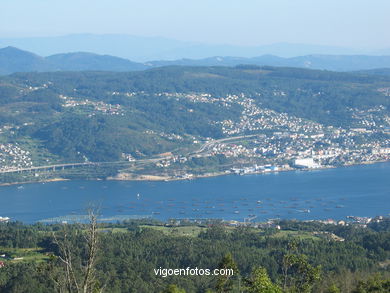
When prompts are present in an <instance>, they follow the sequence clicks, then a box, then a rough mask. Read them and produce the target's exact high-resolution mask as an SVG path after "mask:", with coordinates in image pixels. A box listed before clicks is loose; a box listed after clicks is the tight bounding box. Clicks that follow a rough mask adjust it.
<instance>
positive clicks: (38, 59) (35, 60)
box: [0, 47, 390, 75]
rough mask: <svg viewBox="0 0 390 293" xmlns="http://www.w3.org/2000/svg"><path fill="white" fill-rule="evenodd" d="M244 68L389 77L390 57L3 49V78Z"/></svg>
mask: <svg viewBox="0 0 390 293" xmlns="http://www.w3.org/2000/svg"><path fill="white" fill-rule="evenodd" d="M242 64H247V65H259V66H263V65H269V66H280V67H299V68H308V69H321V70H331V71H365V73H368V74H380V75H389V70H388V69H386V68H390V56H366V55H307V56H300V57H291V58H283V57H277V56H274V55H263V56H260V57H253V58H245V57H209V58H203V59H178V60H172V61H164V60H163V61H149V62H145V63H140V62H133V61H130V60H128V59H124V58H119V57H114V56H110V55H99V54H95V53H85V52H76V53H65V54H55V55H51V56H48V57H42V56H39V55H36V54H34V53H31V52H28V51H24V50H20V49H18V48H15V47H6V48H3V49H0V74H2V75H5V74H11V73H14V72H51V71H119V72H120V71H138V70H145V69H149V68H155V67H162V66H237V65H242ZM374 69H375V70H374ZM378 69H380V70H378ZM366 70H368V71H366Z"/></svg>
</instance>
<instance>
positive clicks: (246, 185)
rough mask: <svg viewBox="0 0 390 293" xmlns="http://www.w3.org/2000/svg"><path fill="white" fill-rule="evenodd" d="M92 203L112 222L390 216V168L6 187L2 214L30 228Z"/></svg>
mask: <svg viewBox="0 0 390 293" xmlns="http://www.w3.org/2000/svg"><path fill="white" fill-rule="evenodd" d="M137 194H139V196H137ZM91 204H93V205H98V206H100V213H101V216H102V217H103V218H106V219H107V218H108V219H111V220H115V219H125V218H132V217H146V216H149V217H153V218H156V219H161V220H166V219H169V218H191V219H194V218H218V219H226V220H228V219H235V220H241V221H242V220H244V218H247V217H248V216H249V215H251V216H252V215H254V216H256V217H257V218H256V221H262V220H266V219H269V218H285V219H299V220H305V219H329V218H332V219H345V217H346V216H349V215H353V216H367V217H368V216H370V217H372V216H376V215H383V216H388V215H389V213H390V163H380V164H374V165H364V166H352V167H343V168H337V169H327V170H317V171H309V172H308V171H296V172H295V171H294V172H281V173H270V174H263V175H246V176H236V175H231V176H221V177H213V178H204V179H197V180H190V181H172V182H134V181H132V182H129V181H68V182H52V183H45V184H42V183H36V184H25V185H23V186H4V187H0V216H3V217H4V216H8V217H11V218H12V219H13V220H19V221H23V222H25V223H32V222H37V221H41V220H45V219H50V218H55V217H69V216H75V215H82V214H85V213H86V209H87V208H88V206H90V205H91ZM309 210H310V212H309Z"/></svg>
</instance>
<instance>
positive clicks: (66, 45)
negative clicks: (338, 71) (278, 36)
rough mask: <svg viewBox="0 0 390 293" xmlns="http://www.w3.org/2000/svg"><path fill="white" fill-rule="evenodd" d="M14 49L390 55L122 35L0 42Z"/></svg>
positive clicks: (140, 54)
mask: <svg viewBox="0 0 390 293" xmlns="http://www.w3.org/2000/svg"><path fill="white" fill-rule="evenodd" d="M7 46H13V47H17V48H21V49H23V50H27V51H31V52H34V53H36V54H38V55H41V56H49V55H54V54H59V53H64V52H93V53H96V54H103V55H112V56H118V57H121V58H125V59H129V60H132V61H137V62H146V61H150V60H175V59H182V58H189V59H202V58H207V57H211V56H237V57H247V58H249V57H256V56H261V55H276V56H280V57H285V58H290V57H296V56H304V55H313V54H321V55H324V54H327V55H390V49H384V50H369V49H350V48H342V47H334V46H322V45H308V44H290V43H276V44H270V45H263V46H237V45H226V44H205V43H196V42H188V41H179V40H173V39H167V38H161V37H140V36H132V35H118V34H105V35H96V34H73V35H65V36H57V37H30V38H0V48H2V47H7Z"/></svg>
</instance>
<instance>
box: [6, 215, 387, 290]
mask: <svg viewBox="0 0 390 293" xmlns="http://www.w3.org/2000/svg"><path fill="white" fill-rule="evenodd" d="M283 227H293V228H294V233H293V236H289V234H288V233H287V232H288V230H284V231H281V232H278V231H274V233H265V232H264V231H259V230H258V229H251V228H226V227H222V226H220V227H213V228H206V227H197V229H198V230H197V231H199V230H202V231H203V232H202V233H200V234H193V235H191V236H179V235H180V234H179V233H174V232H173V230H175V231H177V230H179V229H182V228H183V229H186V231H195V230H194V229H191V227H174V228H168V227H164V226H157V225H156V224H152V223H142V222H132V223H122V224H97V223H96V221H95V220H92V221H91V222H89V223H87V224H78V225H70V224H66V225H39V224H37V225H32V226H26V225H22V224H20V223H8V224H0V231H1V233H0V255H3V254H4V255H5V257H4V258H3V259H4V260H2V259H0V261H3V262H4V263H5V266H4V267H2V268H0V292H6V293H7V292H34V293H35V292H37V293H49V292H50V293H52V292H61V293H62V292H63V293H70V292H72V293H73V292H77V293H79V292H83V293H84V292H86V293H87V292H109V293H120V292H134V293H139V292H141V293H142V292H147V293H149V292H151V293H153V292H155V293H161V292H177V293H179V292H180V293H184V292H187V293H192V292H196V293H197V292H199V293H204V292H209V293H211V292H213V293H216V292H248V293H254V292H260V293H264V292H268V293H279V292H286V293H287V292H288V293H291V292H299V293H300V292H315V293H337V292H347V293H348V292H349V293H352V292H353V293H363V292H387V291H388V289H389V280H390V271H389V267H386V264H387V263H388V259H390V250H389V249H388V247H387V246H388V243H389V241H390V234H389V233H388V232H387V230H386V229H387V228H386V227H382V228H380V229H379V227H376V228H375V229H377V230H378V231H376V230H371V229H370V228H366V229H360V228H356V227H343V228H340V227H336V226H319V225H318V224H310V223H303V224H302V225H300V224H299V222H294V223H286V224H283ZM200 228H201V229H200ZM300 229H301V230H300ZM311 229H315V230H316V231H318V230H323V231H325V230H328V231H333V232H334V233H336V234H337V235H340V236H342V237H343V238H345V241H343V242H337V241H330V240H327V239H321V238H316V237H313V236H310V235H311V234H310V233H308V232H307V231H310V230H311ZM382 229H385V231H383V230H382ZM299 231H301V232H299ZM303 236H304V237H305V238H303ZM294 239H295V241H294ZM365 239H366V240H367V239H370V241H366V240H365ZM20 257H22V258H23V259H19V260H14V258H20ZM320 265H321V270H320ZM160 267H161V268H172V269H175V268H187V267H191V268H195V267H198V268H202V269H206V268H207V269H211V270H213V269H217V268H220V269H221V268H226V269H228V268H232V269H233V270H234V275H233V276H211V275H210V276H206V275H204V276H168V277H165V278H164V277H162V276H159V275H156V274H155V273H154V269H157V268H160ZM373 273H378V275H375V277H374V278H370V275H372V274H373ZM320 277H321V278H320ZM359 281H360V282H359ZM172 284H173V285H172ZM170 285H172V286H170Z"/></svg>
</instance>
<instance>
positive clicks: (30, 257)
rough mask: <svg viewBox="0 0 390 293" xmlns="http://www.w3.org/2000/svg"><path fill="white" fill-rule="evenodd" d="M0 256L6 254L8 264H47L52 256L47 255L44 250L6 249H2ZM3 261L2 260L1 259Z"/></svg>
mask: <svg viewBox="0 0 390 293" xmlns="http://www.w3.org/2000/svg"><path fill="white" fill-rule="evenodd" d="M0 254H5V256H6V257H5V259H4V261H6V262H37V263H40V262H45V261H47V260H49V258H50V256H49V255H46V254H45V253H44V252H43V251H42V248H40V247H35V248H4V247H0ZM0 260H2V259H0Z"/></svg>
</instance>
